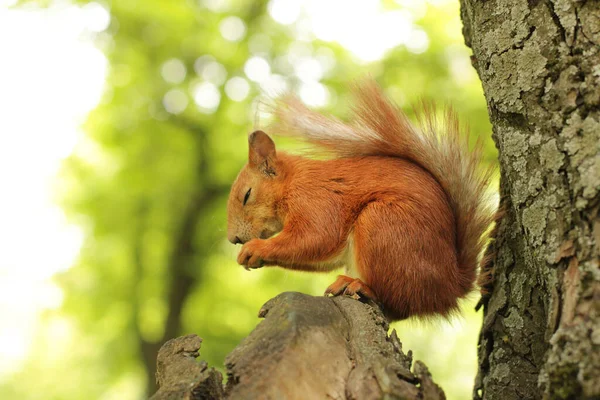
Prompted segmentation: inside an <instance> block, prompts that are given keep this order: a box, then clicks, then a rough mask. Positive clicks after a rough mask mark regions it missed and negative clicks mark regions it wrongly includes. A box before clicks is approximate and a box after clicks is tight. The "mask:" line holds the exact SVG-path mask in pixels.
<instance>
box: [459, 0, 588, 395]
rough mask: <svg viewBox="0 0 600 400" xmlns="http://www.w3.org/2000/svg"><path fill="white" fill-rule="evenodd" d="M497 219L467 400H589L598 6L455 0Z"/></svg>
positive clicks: (559, 0) (563, 0)
mask: <svg viewBox="0 0 600 400" xmlns="http://www.w3.org/2000/svg"><path fill="white" fill-rule="evenodd" d="M461 16H462V20H463V23H464V28H463V33H464V36H465V41H466V43H467V45H468V46H469V47H471V48H472V50H473V54H474V55H473V59H472V61H473V65H474V66H475V68H476V70H477V72H478V73H479V76H480V78H481V81H482V82H483V88H484V92H485V96H486V99H487V103H488V111H489V114H490V119H491V122H492V124H493V126H494V140H495V142H496V146H497V147H498V149H499V161H500V168H501V181H500V186H501V187H500V194H501V204H502V205H503V207H504V208H505V210H506V215H505V216H504V218H503V219H502V221H501V222H500V224H499V226H498V230H497V235H496V242H495V243H494V245H493V250H494V252H495V258H494V263H493V268H494V273H493V281H492V283H491V285H490V296H489V298H487V299H485V301H484V307H485V316H484V323H483V328H482V331H481V336H480V343H479V344H480V348H479V357H480V360H479V373H478V377H477V382H476V387H475V397H476V398H484V399H502V400H509V399H538V398H542V397H544V398H551V399H567V398H569V399H571V398H573V399H574V398H578V399H580V398H586V399H588V398H599V397H600V301H599V300H600V273H599V270H598V255H599V250H600V219H599V218H598V209H599V207H600V202H599V191H600V148H599V146H600V112H599V108H600V90H599V89H598V88H599V84H600V3H599V2H594V1H574V0H555V1H552V0H551V1H539V0H529V1H526V0H490V1H475V0H461Z"/></svg>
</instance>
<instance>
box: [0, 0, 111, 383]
mask: <svg viewBox="0 0 600 400" xmlns="http://www.w3.org/2000/svg"><path fill="white" fill-rule="evenodd" d="M10 3H14V1H6V0H0V57H1V58H2V62H0V110H2V112H1V118H0V187H1V188H2V195H1V196H0V248H1V249H2V251H1V252H0V377H2V375H3V373H6V372H8V371H7V369H8V368H10V369H16V368H18V366H19V363H18V361H19V360H22V359H23V357H24V356H26V353H27V349H28V347H29V345H30V342H31V340H32V338H33V334H34V331H35V328H36V324H37V322H38V319H39V315H40V313H41V312H42V311H43V310H44V309H46V308H55V307H58V306H60V304H61V301H62V293H61V291H60V289H59V288H58V287H56V286H55V285H54V284H53V283H52V282H51V280H50V277H51V276H52V275H53V274H54V273H56V272H58V271H61V270H65V269H67V268H69V266H70V265H71V263H72V262H73V260H74V258H75V257H76V255H77V252H78V248H79V246H80V243H81V233H80V232H79V230H78V229H77V228H75V227H73V226H69V225H68V224H67V223H66V221H65V218H64V216H63V213H62V211H61V210H60V209H59V208H58V207H56V206H55V205H54V204H53V202H52V188H51V186H52V179H53V177H54V176H55V175H56V173H57V171H58V168H59V166H60V162H61V160H62V159H63V158H64V157H65V156H67V155H68V154H69V153H70V152H71V150H72V149H73V147H74V145H75V143H76V141H77V136H78V135H80V134H81V132H80V131H79V129H78V126H79V125H80V123H81V122H82V121H83V120H84V118H85V116H86V114H87V113H88V112H89V111H90V110H91V109H92V108H93V107H94V106H95V105H96V104H97V102H98V101H99V99H100V95H101V91H102V86H103V82H104V75H105V71H106V65H107V64H106V59H105V57H104V55H103V54H102V53H101V52H99V51H98V50H97V49H95V48H94V47H93V46H92V45H91V44H90V43H89V41H86V40H83V39H81V37H82V34H84V33H85V32H86V31H89V30H102V29H104V28H105V27H106V24H107V22H108V20H107V13H106V11H104V9H101V8H98V7H99V6H87V7H85V8H83V9H81V8H77V7H72V6H62V7H56V8H51V9H49V10H45V11H40V10H35V11H34V10H28V11H23V10H14V9H11V10H9V9H8V8H7V6H9V5H10ZM103 25H104V26H103Z"/></svg>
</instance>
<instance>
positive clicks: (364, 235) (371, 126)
mask: <svg viewBox="0 0 600 400" xmlns="http://www.w3.org/2000/svg"><path fill="white" fill-rule="evenodd" d="M356 97H357V102H356V106H355V109H354V111H355V113H354V116H355V119H354V121H353V122H352V123H351V124H345V123H342V122H340V121H337V120H335V119H332V118H327V117H325V116H322V115H320V114H318V113H316V112H313V111H311V110H308V109H307V108H306V107H304V106H303V105H302V104H301V103H300V102H299V101H298V100H297V99H296V98H294V97H287V98H284V99H282V100H280V102H279V103H278V104H277V106H276V108H275V110H274V112H275V115H276V117H277V123H276V124H275V125H274V127H273V128H272V129H273V132H275V133H277V134H282V135H288V136H296V137H300V138H304V139H306V140H308V141H310V142H312V143H314V144H316V145H318V146H320V147H321V148H323V149H326V150H328V151H329V152H330V153H332V154H333V155H334V157H333V158H331V159H326V160H316V159H311V158H305V157H300V156H295V155H289V154H285V153H281V152H279V153H278V152H276V150H275V145H274V143H273V142H272V141H271V139H270V138H269V137H268V136H267V135H266V134H265V133H263V132H261V131H257V132H254V133H253V134H252V135H251V136H250V140H249V142H250V150H249V163H248V165H247V166H245V167H244V169H243V170H242V171H241V172H240V175H239V176H238V178H237V179H236V181H235V182H234V184H233V186H232V191H231V195H230V198H229V202H228V236H229V240H230V241H232V242H233V243H245V244H244V245H243V247H242V250H241V252H240V254H239V256H238V262H239V263H240V264H242V265H244V266H246V267H247V268H259V267H261V266H263V265H279V266H282V267H284V268H289V269H297V270H306V271H330V270H332V269H335V268H339V267H341V266H342V265H346V267H347V274H349V275H354V276H352V279H345V278H341V280H340V279H338V280H339V281H340V282H342V283H343V282H350V281H352V280H355V281H356V282H357V283H356V284H354V285H352V288H353V290H354V291H355V292H356V291H358V292H359V293H363V294H366V293H368V294H374V296H375V298H376V300H377V301H378V302H380V303H381V304H382V306H383V308H384V311H385V312H386V315H388V316H389V317H390V318H392V319H403V318H408V317H410V316H426V315H433V314H441V315H444V316H448V315H449V314H450V313H452V312H453V311H455V310H456V309H457V306H458V305H457V302H458V299H459V298H462V297H464V296H466V295H467V294H468V293H469V292H470V291H471V290H472V288H473V284H474V281H475V278H476V274H477V273H476V271H477V263H478V258H479V256H480V254H481V252H482V250H483V247H484V243H485V232H486V230H487V228H488V227H489V225H490V223H491V221H492V218H493V209H492V207H491V206H490V205H489V203H488V202H487V201H486V198H485V190H486V188H487V185H488V181H489V177H490V171H489V170H480V167H479V161H480V158H481V147H480V146H477V147H476V148H475V149H474V150H473V151H469V148H468V143H467V135H464V134H462V133H461V131H460V130H459V126H458V122H457V120H456V117H455V116H454V114H452V113H451V112H449V113H448V114H447V115H446V121H445V125H444V129H443V132H440V129H439V128H438V127H437V125H436V124H435V122H434V119H435V115H434V112H433V110H431V109H429V108H427V107H425V108H424V118H423V121H424V122H423V123H422V125H421V128H420V129H419V128H416V127H414V126H413V125H412V124H411V123H410V122H409V121H408V119H407V118H406V117H405V116H404V114H403V113H402V112H401V111H400V110H399V109H398V108H397V107H395V106H394V105H393V104H392V103H391V102H390V101H389V100H388V99H386V98H385V96H383V94H382V93H381V90H380V89H379V88H378V87H377V86H376V85H375V84H374V83H372V82H366V83H365V84H363V85H362V86H360V87H358V88H357V90H356ZM441 133H444V134H441ZM249 189H250V191H249ZM246 195H247V202H246V204H245V205H244V204H243V203H244V198H245V197H246ZM275 233H279V234H278V235H276V236H273V235H274V234H275ZM334 285H335V284H334ZM334 285H332V286H334ZM337 286H339V283H338V285H336V287H337ZM359 289H361V290H359ZM334 291H337V289H336V290H334ZM340 291H341V289H340Z"/></svg>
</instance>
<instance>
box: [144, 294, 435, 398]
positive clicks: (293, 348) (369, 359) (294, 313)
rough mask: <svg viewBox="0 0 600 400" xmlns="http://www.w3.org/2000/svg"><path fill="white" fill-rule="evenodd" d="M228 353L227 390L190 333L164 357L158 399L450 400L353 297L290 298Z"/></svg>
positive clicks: (278, 302)
mask: <svg viewBox="0 0 600 400" xmlns="http://www.w3.org/2000/svg"><path fill="white" fill-rule="evenodd" d="M259 316H260V317H265V320H264V321H262V322H261V323H260V324H259V325H258V326H257V327H256V329H255V330H254V331H253V332H252V333H251V334H250V335H249V336H248V337H247V338H246V339H244V340H243V341H242V343H240V345H239V346H238V347H236V348H235V350H234V351H233V352H232V353H230V354H229V356H227V358H226V360H225V363H226V367H227V375H228V380H227V385H226V387H225V388H223V387H222V385H221V374H220V373H219V372H217V371H215V370H214V369H212V368H208V366H207V365H206V363H197V362H196V360H195V358H196V357H197V356H198V351H199V349H200V344H201V342H202V340H201V339H200V338H199V337H197V336H195V335H188V336H184V337H181V338H177V339H174V340H171V341H169V342H167V343H166V344H165V345H164V346H163V347H162V348H161V350H160V352H159V354H158V362H157V364H158V373H157V381H158V384H159V386H160V388H159V390H158V392H157V393H156V394H155V395H154V396H153V397H152V400H167V399H224V398H227V399H245V400H253V399H261V400H262V399H286V400H294V399H302V400H305V399H340V400H341V399H360V400H370V399H404V400H412V399H414V400H416V399H428V400H437V399H444V398H445V397H444V393H443V392H442V390H441V389H440V388H439V387H438V386H437V385H436V384H435V383H433V381H432V380H431V376H430V374H429V372H428V371H427V368H426V367H425V365H423V364H422V363H421V362H419V361H417V362H415V363H414V365H413V371H412V372H411V370H410V369H411V364H412V356H411V353H410V351H409V352H408V354H404V353H403V352H402V344H401V343H400V341H399V340H398V337H397V336H396V332H395V331H392V333H391V335H389V336H388V334H387V331H388V328H389V326H388V323H387V321H386V319H385V318H384V317H383V315H382V314H381V312H380V311H379V309H378V308H377V307H375V306H372V305H368V304H364V303H361V302H359V301H357V300H354V299H351V298H349V297H336V298H327V297H312V296H308V295H304V294H300V293H283V294H280V295H279V296H277V297H276V298H274V299H272V300H270V301H268V302H267V303H266V304H265V305H264V306H263V307H262V309H261V310H260V313H259Z"/></svg>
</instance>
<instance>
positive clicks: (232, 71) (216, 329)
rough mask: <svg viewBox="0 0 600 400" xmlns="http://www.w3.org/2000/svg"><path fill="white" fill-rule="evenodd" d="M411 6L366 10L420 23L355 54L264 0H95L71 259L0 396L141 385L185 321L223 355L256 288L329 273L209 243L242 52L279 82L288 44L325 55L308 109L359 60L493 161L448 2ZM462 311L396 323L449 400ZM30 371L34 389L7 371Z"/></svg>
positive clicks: (468, 339)
mask: <svg viewBox="0 0 600 400" xmlns="http://www.w3.org/2000/svg"><path fill="white" fill-rule="evenodd" d="M415 3H420V2H407V1H398V2H392V1H383V6H384V7H386V8H388V9H394V10H404V11H406V12H408V13H409V14H410V15H411V16H412V17H413V18H414V24H415V26H417V27H420V28H421V29H422V30H423V31H424V32H426V33H427V36H428V39H429V46H428V48H427V50H426V51H424V52H421V53H419V54H416V53H413V52H411V51H410V50H409V49H408V48H407V47H406V46H402V45H401V46H397V47H395V48H394V49H392V50H390V51H388V52H387V53H386V54H385V55H384V57H383V58H382V59H380V60H376V61H373V62H369V63H365V62H361V61H360V60H358V59H357V58H356V57H355V56H354V55H353V54H352V53H351V52H350V51H348V50H347V49H346V48H344V47H343V46H341V45H339V44H337V43H334V42H325V41H321V40H319V39H317V38H315V37H314V36H311V35H308V39H307V35H306V34H305V33H303V34H302V35H300V34H299V33H298V32H299V29H298V27H299V26H300V22H297V23H296V24H292V25H287V26H286V25H282V24H279V23H277V22H276V21H275V20H274V19H273V18H272V17H271V16H270V15H269V12H268V9H269V2H267V1H264V0H263V1H256V0H229V1H215V0H212V1H208V0H207V1H202V0H200V1H169V2H166V1H162V0H160V1H159V0H146V1H143V2H142V1H139V0H121V1H112V2H109V3H106V4H105V5H106V6H107V7H109V9H110V15H111V24H110V27H109V28H108V29H107V30H106V31H105V32H102V33H99V34H98V35H97V37H96V43H97V45H98V46H99V48H100V49H102V50H103V52H104V53H105V55H106V57H107V58H108V60H109V65H110V66H109V73H108V76H107V81H106V89H105V93H104V96H103V99H102V101H101V104H100V105H99V106H98V107H97V108H96V109H95V110H94V111H93V112H92V113H91V114H90V115H89V118H88V120H87V122H86V123H85V131H86V133H87V136H86V137H85V138H83V140H82V141H81V143H80V144H79V145H78V147H77V150H76V151H75V153H74V154H73V155H72V156H71V157H69V159H68V160H67V161H66V162H65V165H64V170H63V173H62V174H61V176H60V177H59V179H60V180H59V183H60V185H59V187H60V192H61V198H62V200H61V201H62V204H63V206H64V208H65V209H66V210H67V211H68V213H69V215H70V216H71V218H72V219H73V220H74V221H76V222H77V223H78V224H79V225H80V226H82V227H83V229H84V231H85V241H84V244H83V247H82V249H81V254H80V256H79V259H78V261H77V263H76V265H74V266H73V267H72V268H71V269H70V270H69V271H67V272H66V273H64V274H62V275H61V276H59V277H58V278H57V279H58V281H59V282H60V285H61V286H62V288H63V289H64V292H65V301H64V306H63V308H62V310H60V312H58V313H53V314H49V315H48V323H47V325H46V326H47V332H44V334H41V335H40V342H39V343H37V344H36V345H35V347H34V353H32V356H31V360H30V361H29V362H28V363H27V364H26V366H25V368H24V369H23V371H21V372H19V373H17V374H15V375H14V377H13V380H14V382H13V383H12V384H9V385H5V387H3V388H1V389H0V397H2V398H7V399H8V398H15V399H16V398H20V399H23V398H30V397H31V398H35V397H36V396H34V393H44V396H43V397H44V398H45V399H80V398H94V399H96V398H98V399H112V398H118V399H123V398H140V397H143V396H144V395H145V390H152V388H153V386H152V382H151V381H150V379H151V378H150V377H151V376H152V373H153V365H154V357H155V352H156V350H157V348H158V346H159V345H160V344H161V342H162V341H164V340H166V339H169V338H171V337H173V336H177V335H180V334H185V333H191V332H193V333H197V334H198V335H200V336H201V337H202V338H204V343H203V348H202V350H201V358H203V359H205V360H207V361H208V362H209V364H210V365H213V366H216V367H219V368H223V360H224V357H225V355H226V354H227V353H228V352H229V351H231V350H232V348H233V347H234V346H235V345H236V344H237V343H239V342H240V340H241V339H242V338H243V337H245V336H246V335H247V334H248V333H249V332H250V331H251V330H252V328H253V327H254V326H255V325H256V324H257V323H258V322H259V320H258V318H257V317H256V315H257V311H258V309H259V308H260V306H261V305H262V304H263V303H264V302H265V301H266V300H268V299H269V298H271V297H273V296H275V295H277V294H278V293H280V292H282V291H289V290H296V291H301V292H305V293H310V294H315V295H318V294H321V293H322V291H323V290H324V288H325V287H326V286H327V284H328V283H330V281H331V279H332V277H333V276H334V275H335V274H330V275H315V274H307V273H300V272H289V271H284V270H280V269H274V268H268V269H267V268H265V269H262V270H258V271H252V272H246V271H244V270H243V269H242V268H240V267H239V266H237V265H236V264H235V254H236V251H237V250H238V249H236V248H234V246H232V245H230V244H229V243H228V242H227V240H226V235H225V220H226V213H225V204H226V198H227V194H228V187H229V184H230V183H231V182H232V181H233V179H234V178H235V176H236V173H237V171H238V170H239V168H240V167H241V166H242V165H243V163H244V162H245V157H246V152H247V148H246V135H247V133H248V132H249V131H251V130H252V129H253V128H254V127H255V115H256V107H257V106H256V103H254V102H253V101H254V100H255V99H256V98H257V96H260V95H261V92H262V90H261V87H260V85H259V84H258V83H256V82H253V81H251V80H247V76H246V72H245V70H244V67H245V65H246V63H247V61H248V59H249V58H250V57H253V56H255V55H257V54H258V55H260V56H261V57H263V58H264V59H265V60H268V61H269V62H270V72H271V74H276V75H278V76H279V77H280V78H278V79H280V80H281V81H284V82H286V83H287V85H288V87H289V88H291V89H292V90H297V89H299V88H300V87H301V84H302V82H301V80H300V79H298V77H297V76H296V75H295V73H297V72H298V71H295V70H294V56H295V55H294V54H295V53H298V52H300V53H302V54H303V56H305V57H309V58H314V59H317V60H319V62H320V63H321V66H322V67H323V65H324V64H323V63H329V64H328V65H327V66H326V68H324V67H323V70H324V73H323V76H322V77H321V78H320V82H321V83H322V84H324V85H325V86H326V88H327V91H328V93H329V99H330V101H329V102H328V103H327V104H326V105H325V107H324V108H325V109H326V111H328V112H331V113H333V114H336V115H338V116H340V117H344V116H345V115H346V113H347V112H348V108H347V105H348V103H347V90H348V82H349V81H351V80H352V79H355V78H357V77H360V76H363V75H364V74H366V73H368V74H370V75H371V76H373V77H374V78H375V79H376V80H378V81H379V82H380V83H381V84H382V85H383V86H384V87H385V88H386V90H388V91H389V93H390V94H391V96H393V97H394V98H395V99H396V101H397V102H398V103H400V104H402V105H406V106H407V107H408V108H407V110H409V112H410V107H409V106H410V105H411V104H412V103H415V102H416V101H417V100H418V99H420V98H427V99H433V100H435V101H436V102H438V103H441V104H452V105H453V107H454V108H455V109H456V110H457V112H458V113H459V115H460V116H461V117H462V120H463V121H468V123H469V125H470V126H471V130H472V131H473V132H476V133H478V134H480V135H482V136H483V137H485V140H486V143H485V144H486V149H487V158H488V161H489V162H493V161H492V160H494V159H495V150H494V147H493V144H492V142H491V140H490V139H489V137H490V132H491V128H490V126H489V122H488V119H487V113H486V108H485V102H484V99H483V94H482V91H481V87H480V83H479V81H478V80H477V78H476V76H475V74H474V72H473V71H472V69H471V67H470V63H469V58H468V57H469V56H468V54H469V53H468V50H467V49H466V47H465V46H464V45H463V42H462V37H461V33H460V29H461V26H460V20H459V16H458V4H457V3H458V2H440V1H436V2H434V3H424V2H423V3H424V4H425V5H424V7H425V12H424V13H423V12H419V13H417V12H416V11H415V10H416V8H415ZM215 4H217V5H219V7H216V6H215ZM418 8H419V9H420V10H421V11H422V6H419V7H418ZM230 16H236V17H239V18H240V19H241V20H242V21H243V23H244V27H245V31H244V32H243V34H242V37H241V38H240V40H238V41H231V40H227V39H225V38H224V36H223V34H222V32H221V31H222V30H223V25H222V22H223V21H224V19H225V18H227V17H230ZM338 18H344V13H343V10H340V13H339V16H338ZM236 21H237V20H236ZM331 23H332V24H335V23H336V21H335V20H332V21H331ZM234 27H235V26H234ZM357 29H362V28H361V27H360V26H357ZM234 33H235V32H234ZM226 35H227V33H226ZM299 35H300V36H303V38H302V39H298V36H299ZM389 35H394V32H393V31H390V32H389ZM207 56H208V57H207ZM169 60H175V61H174V62H171V63H170V64H168V63H167V62H168V61H169ZM165 63H167V64H165ZM207 65H210V66H209V67H207ZM181 66H183V67H184V69H183V70H182V68H181ZM207 68H208V69H207ZM182 71H184V72H182ZM232 77H240V78H243V79H244V80H245V81H244V82H247V83H249V84H250V86H249V88H250V92H249V94H248V95H247V96H246V97H245V98H243V99H242V97H243V96H241V94H243V92H244V85H243V82H242V83H241V84H240V85H238V86H239V87H238V92H237V95H234V97H236V96H237V98H238V100H239V101H234V100H232V99H231V98H230V97H229V96H228V94H227V93H226V92H225V87H226V85H227V83H226V82H230V79H231V78H232ZM165 78H167V79H165ZM237 82H238V83H240V82H241V81H240V80H239V79H238V80H237ZM203 84H204V86H202V85H203ZM231 85H232V87H234V86H233V84H231ZM215 88H216V89H217V90H216V93H215V91H214V90H213V89H215ZM173 90H176V91H175V92H173ZM211 90H212V91H211ZM232 90H233V89H232ZM168 93H170V94H169V95H167V94H168ZM240 93H241V94H240ZM215 96H216V98H217V103H216V104H215ZM195 97H197V98H198V99H199V103H201V104H200V105H197V104H196V103H195V101H194V98H195ZM198 99H197V100H198ZM211 101H212V103H211ZM183 107H185V108H184V109H183ZM167 110H170V111H171V112H169V111H167ZM471 309H472V306H471V303H469V304H468V305H467V306H466V307H465V310H466V313H465V317H464V318H463V320H461V321H458V322H456V321H455V322H454V324H453V325H452V326H451V325H448V324H444V323H442V322H440V323H438V324H433V325H432V324H429V325H427V326H425V327H423V325H422V324H420V323H417V322H413V321H409V322H404V323H401V324H397V326H396V328H398V330H399V336H400V338H401V340H403V341H404V342H405V348H406V349H413V351H414V352H415V356H416V358H419V359H422V360H424V361H425V362H426V363H427V364H428V365H429V366H430V367H431V369H432V372H433V376H434V379H435V380H436V381H437V382H439V383H440V384H441V385H442V386H443V387H444V388H445V390H446V392H447V394H448V397H449V398H455V399H460V398H467V397H469V396H470V392H471V388H472V379H473V377H474V371H475V351H476V336H477V331H478V324H479V321H478V317H477V315H476V314H474V312H471V311H470V310H471ZM65 326H68V327H69V328H68V329H67V328H65ZM64 332H70V333H69V334H68V336H65V334H64ZM451 332H454V333H451ZM449 338H450V339H449ZM457 338H459V339H457ZM36 353H37V354H40V353H42V354H44V358H45V359H44V360H38V359H37V357H36ZM32 380H35V382H36V384H35V387H33V386H32V385H19V384H17V382H18V381H21V382H28V381H29V382H31V381H32ZM146 388H147V389H146Z"/></svg>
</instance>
